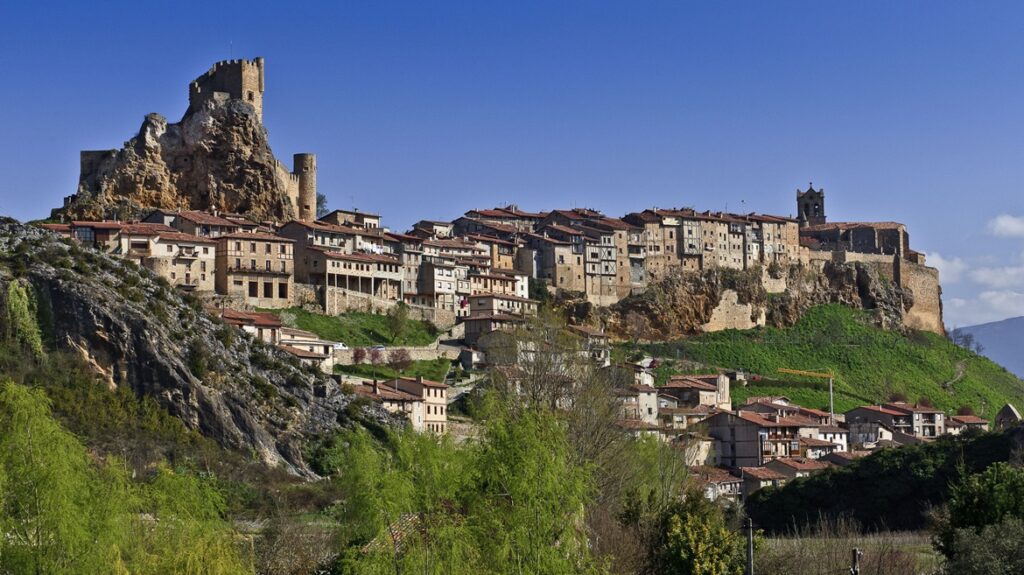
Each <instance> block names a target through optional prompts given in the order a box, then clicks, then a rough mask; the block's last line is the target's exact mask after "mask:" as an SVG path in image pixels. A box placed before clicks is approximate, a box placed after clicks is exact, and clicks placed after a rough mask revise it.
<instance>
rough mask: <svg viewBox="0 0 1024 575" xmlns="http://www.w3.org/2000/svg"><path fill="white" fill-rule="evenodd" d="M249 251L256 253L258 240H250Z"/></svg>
mask: <svg viewBox="0 0 1024 575" xmlns="http://www.w3.org/2000/svg"><path fill="white" fill-rule="evenodd" d="M249 253H251V254H254V253H256V242H249Z"/></svg>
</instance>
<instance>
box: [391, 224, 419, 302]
mask: <svg viewBox="0 0 1024 575" xmlns="http://www.w3.org/2000/svg"><path fill="white" fill-rule="evenodd" d="M385 242H386V244H387V246H388V251H389V252H390V253H392V254H394V255H395V256H396V257H398V261H400V262H401V264H402V290H401V291H402V298H403V299H404V300H405V302H406V303H412V299H413V298H412V296H415V295H416V294H418V293H419V286H420V267H421V266H422V265H423V240H422V239H420V238H418V237H416V236H411V235H407V234H396V233H391V232H389V233H387V234H385Z"/></svg>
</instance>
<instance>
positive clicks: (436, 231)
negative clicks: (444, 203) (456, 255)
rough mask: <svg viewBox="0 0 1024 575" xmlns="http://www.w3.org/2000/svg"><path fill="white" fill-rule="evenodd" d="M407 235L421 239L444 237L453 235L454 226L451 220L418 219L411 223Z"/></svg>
mask: <svg viewBox="0 0 1024 575" xmlns="http://www.w3.org/2000/svg"><path fill="white" fill-rule="evenodd" d="M407 235H410V236H415V237H418V238H420V240H423V239H429V238H436V239H446V238H451V237H454V236H455V226H454V224H453V223H452V222H442V221H439V220H420V221H418V222H416V223H415V224H413V226H412V229H411V230H409V231H408V232H407Z"/></svg>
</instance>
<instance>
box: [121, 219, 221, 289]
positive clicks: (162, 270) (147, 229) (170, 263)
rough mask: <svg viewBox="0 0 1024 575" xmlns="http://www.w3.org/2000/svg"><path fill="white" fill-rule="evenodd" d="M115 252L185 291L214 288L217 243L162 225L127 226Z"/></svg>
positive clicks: (122, 230)
mask: <svg viewBox="0 0 1024 575" xmlns="http://www.w3.org/2000/svg"><path fill="white" fill-rule="evenodd" d="M115 253H118V254H120V255H121V256H122V257H124V258H126V259H130V260H132V261H134V262H135V263H137V264H139V265H140V266H142V267H144V268H146V269H149V270H150V271H152V272H153V273H155V274H157V275H159V276H161V277H163V278H164V279H166V280H167V281H168V282H170V284H171V285H173V286H175V287H179V288H182V289H185V290H190V291H191V290H195V291H202V292H212V291H214V289H215V288H216V276H217V274H216V270H215V265H216V258H217V242H216V241H215V240H212V239H210V238H201V237H199V236H193V235H191V234H186V233H184V232H179V231H177V230H174V229H173V228H167V227H166V226H164V225H162V224H126V225H124V226H123V227H122V228H121V233H120V236H119V237H118V247H117V249H116V250H115Z"/></svg>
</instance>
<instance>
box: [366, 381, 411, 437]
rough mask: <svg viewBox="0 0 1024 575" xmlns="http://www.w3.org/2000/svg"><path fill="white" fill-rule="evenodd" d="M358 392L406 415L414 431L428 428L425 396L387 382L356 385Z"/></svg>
mask: <svg viewBox="0 0 1024 575" xmlns="http://www.w3.org/2000/svg"><path fill="white" fill-rule="evenodd" d="M355 391H356V393H358V394H360V395H362V396H364V397H368V398H370V400H372V401H374V402H376V403H379V404H380V405H381V406H382V407H383V408H384V409H385V410H386V411H388V412H390V413H398V414H401V415H404V416H405V417H406V419H408V420H409V423H410V425H411V426H412V428H413V430H414V431H420V432H422V431H423V430H424V429H425V428H426V422H425V421H424V420H425V417H424V414H425V412H426V410H425V409H424V401H423V398H422V397H420V396H418V395H413V394H412V393H408V392H405V391H402V390H401V389H398V388H397V387H390V386H389V385H388V383H387V382H384V383H377V382H373V383H370V382H367V381H364V382H363V383H362V384H360V385H358V386H356V387H355Z"/></svg>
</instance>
